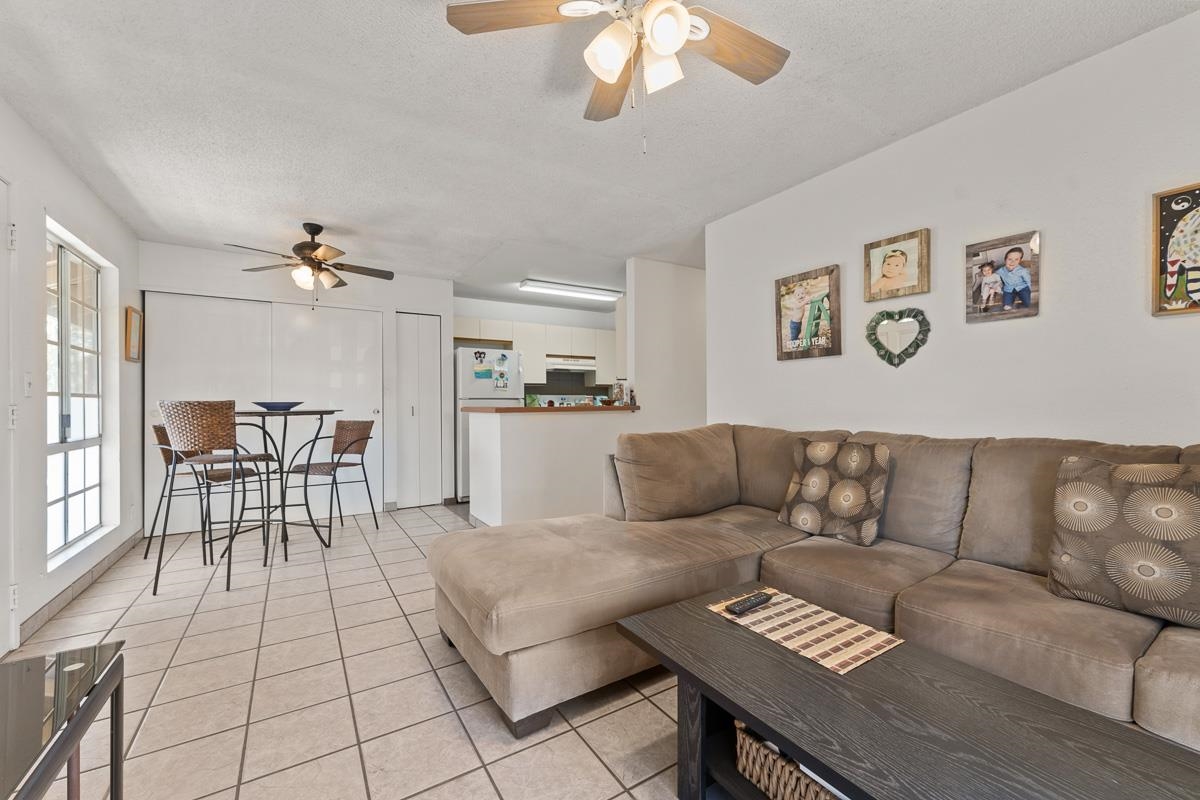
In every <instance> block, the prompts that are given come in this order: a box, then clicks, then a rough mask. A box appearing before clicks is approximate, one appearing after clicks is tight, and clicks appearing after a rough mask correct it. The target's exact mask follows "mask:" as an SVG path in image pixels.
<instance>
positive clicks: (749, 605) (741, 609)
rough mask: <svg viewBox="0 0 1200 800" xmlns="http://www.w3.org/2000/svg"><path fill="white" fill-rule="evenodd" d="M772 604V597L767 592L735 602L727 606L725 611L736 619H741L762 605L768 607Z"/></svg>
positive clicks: (757, 593) (756, 593)
mask: <svg viewBox="0 0 1200 800" xmlns="http://www.w3.org/2000/svg"><path fill="white" fill-rule="evenodd" d="M769 602H771V595H769V594H767V593H766V592H755V593H754V594H752V595H750V596H749V597H743V598H742V599H741V600H734V601H733V602H732V603H730V604H729V605H727V606H725V610H726V611H728V612H729V613H730V614H733V615H734V616H735V617H740V616H741V615H742V614H745V613H746V612H747V611H752V610H754V609H756V608H758V607H759V606H761V605H766V604H767V603H769Z"/></svg>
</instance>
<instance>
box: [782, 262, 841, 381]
mask: <svg viewBox="0 0 1200 800" xmlns="http://www.w3.org/2000/svg"><path fill="white" fill-rule="evenodd" d="M840 277H841V276H840V267H838V265H836V264H835V265H833V266H830V267H822V268H821V269H814V270H809V271H808V272H801V273H799V274H797V275H789V276H788V277H786V278H780V279H779V280H777V281H775V357H776V359H777V360H779V361H788V360H791V359H795V358H819V357H821V356H838V355H841V354H842V299H841V280H840Z"/></svg>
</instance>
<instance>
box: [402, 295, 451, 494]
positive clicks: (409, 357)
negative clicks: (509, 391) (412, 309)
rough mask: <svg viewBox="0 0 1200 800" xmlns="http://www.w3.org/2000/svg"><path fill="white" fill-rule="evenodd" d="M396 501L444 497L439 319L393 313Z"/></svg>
mask: <svg viewBox="0 0 1200 800" xmlns="http://www.w3.org/2000/svg"><path fill="white" fill-rule="evenodd" d="M396 349H397V359H398V364H397V398H396V403H397V410H398V412H399V419H400V429H399V430H398V431H397V436H396V440H397V448H396V449H397V463H398V469H399V474H398V476H397V498H396V501H397V504H398V505H399V506H400V507H401V508H408V507H411V506H426V505H436V504H438V503H441V502H442V421H441V420H442V410H441V406H442V392H441V385H442V384H441V318H439V317H437V316H433V315H429V314H397V315H396Z"/></svg>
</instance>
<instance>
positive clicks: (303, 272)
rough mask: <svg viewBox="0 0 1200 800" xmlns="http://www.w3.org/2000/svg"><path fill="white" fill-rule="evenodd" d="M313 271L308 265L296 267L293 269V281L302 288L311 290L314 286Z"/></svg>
mask: <svg viewBox="0 0 1200 800" xmlns="http://www.w3.org/2000/svg"><path fill="white" fill-rule="evenodd" d="M315 277H316V276H315V275H313V271H312V269H311V268H309V267H308V265H303V266H299V267H296V268H295V269H294V270H292V281H293V282H294V283H295V284H296V285H297V286H299V287H300V288H301V289H304V290H306V291H309V292H311V291H312V288H313V279H314V278H315Z"/></svg>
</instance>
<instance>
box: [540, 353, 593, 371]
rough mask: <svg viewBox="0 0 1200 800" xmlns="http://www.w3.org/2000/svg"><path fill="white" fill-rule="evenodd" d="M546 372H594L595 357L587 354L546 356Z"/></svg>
mask: <svg viewBox="0 0 1200 800" xmlns="http://www.w3.org/2000/svg"><path fill="white" fill-rule="evenodd" d="M546 371H547V372H595V371H596V359H595V358H589V357H588V356H546Z"/></svg>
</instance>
